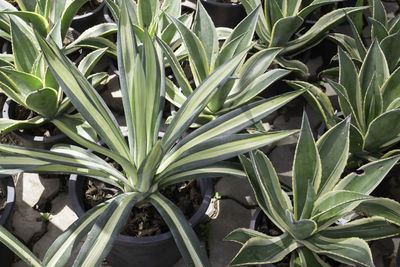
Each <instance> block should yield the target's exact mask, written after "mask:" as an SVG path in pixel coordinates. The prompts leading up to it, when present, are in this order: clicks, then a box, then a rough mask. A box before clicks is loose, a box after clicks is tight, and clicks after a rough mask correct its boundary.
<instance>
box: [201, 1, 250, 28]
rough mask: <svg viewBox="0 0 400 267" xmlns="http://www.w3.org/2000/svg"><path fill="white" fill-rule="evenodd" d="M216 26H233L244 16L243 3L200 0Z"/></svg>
mask: <svg viewBox="0 0 400 267" xmlns="http://www.w3.org/2000/svg"><path fill="white" fill-rule="evenodd" d="M201 3H202V4H203V6H204V8H205V9H206V10H207V12H208V14H209V15H210V17H211V19H212V20H213V22H214V25H215V26H216V27H229V28H235V27H236V25H238V24H239V23H240V22H241V21H242V20H243V19H244V18H245V17H246V11H245V9H244V7H243V5H242V4H241V3H240V2H238V3H232V2H226V3H221V2H215V1H214V0H201Z"/></svg>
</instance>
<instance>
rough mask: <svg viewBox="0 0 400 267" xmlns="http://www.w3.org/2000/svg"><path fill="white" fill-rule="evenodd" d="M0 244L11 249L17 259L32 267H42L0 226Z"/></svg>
mask: <svg viewBox="0 0 400 267" xmlns="http://www.w3.org/2000/svg"><path fill="white" fill-rule="evenodd" d="M0 242H1V243H3V244H5V245H6V246H7V247H8V248H9V249H11V250H12V251H13V252H14V253H15V254H16V255H17V256H18V257H19V258H21V259H22V260H23V261H25V262H26V263H27V264H29V265H31V266H34V267H42V266H43V264H42V263H41V262H40V260H39V259H38V258H37V257H36V256H35V255H34V254H33V253H32V252H31V251H30V250H29V249H28V248H27V247H26V246H25V245H24V244H23V243H22V242H21V241H19V240H18V239H17V238H16V237H14V236H13V235H12V234H11V233H10V232H9V231H7V230H6V229H5V228H4V227H3V226H2V225H0Z"/></svg>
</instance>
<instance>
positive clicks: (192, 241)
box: [150, 193, 211, 267]
mask: <svg viewBox="0 0 400 267" xmlns="http://www.w3.org/2000/svg"><path fill="white" fill-rule="evenodd" d="M150 202H151V204H153V205H154V207H155V208H156V209H157V211H158V212H159V213H160V214H161V216H162V217H163V219H164V220H165V222H166V223H167V225H168V227H169V229H170V231H171V233H172V235H173V237H174V239H175V243H176V245H177V246H178V249H179V251H180V252H181V254H182V256H183V259H184V260H185V263H186V266H196V267H203V266H209V267H211V265H210V263H209V261H208V257H207V253H206V251H205V250H204V248H201V247H200V242H199V240H198V238H197V236H196V233H195V232H194V231H193V228H192V227H191V225H190V224H189V223H188V221H187V220H186V218H185V216H184V215H183V213H182V212H181V211H180V209H179V208H178V207H177V206H175V204H174V203H172V202H171V201H170V200H168V199H167V198H166V197H164V196H163V195H162V194H160V193H157V194H152V195H151V196H150Z"/></svg>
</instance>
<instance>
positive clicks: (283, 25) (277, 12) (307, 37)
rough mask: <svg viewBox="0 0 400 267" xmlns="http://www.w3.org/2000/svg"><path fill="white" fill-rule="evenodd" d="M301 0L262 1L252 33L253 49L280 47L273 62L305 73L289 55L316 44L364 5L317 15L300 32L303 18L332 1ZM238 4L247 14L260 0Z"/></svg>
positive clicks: (304, 69) (300, 65)
mask: <svg viewBox="0 0 400 267" xmlns="http://www.w3.org/2000/svg"><path fill="white" fill-rule="evenodd" d="M303 2H304V1H302V0H297V1H287V2H286V1H276V0H271V1H265V3H264V5H265V9H264V13H260V16H259V17H258V23H257V29H256V33H257V35H258V37H259V38H260V40H259V41H258V44H257V46H256V48H259V49H263V48H269V47H282V48H283V50H282V51H281V53H280V55H279V56H278V57H276V61H277V63H278V64H279V65H281V66H282V67H284V68H287V69H290V70H295V71H298V72H301V73H303V74H307V73H308V68H307V66H306V65H305V64H304V63H302V62H300V61H299V60H296V59H294V58H293V56H294V55H296V54H299V53H300V52H303V51H306V50H308V49H309V48H311V47H313V46H315V45H317V44H318V43H319V42H321V41H322V40H323V38H324V37H325V36H326V34H327V33H328V31H329V30H330V29H332V28H333V27H335V26H336V25H338V24H340V23H341V22H343V20H344V19H345V18H346V15H351V14H356V13H358V12H361V11H362V10H364V9H365V7H348V8H340V9H336V10H333V11H331V12H329V13H327V14H325V15H323V16H321V17H320V18H319V19H318V20H317V21H316V22H315V24H314V25H313V26H312V27H311V28H309V29H307V30H306V31H305V32H302V31H301V30H303V26H304V23H305V21H306V19H307V17H308V16H309V15H310V14H311V13H312V12H313V11H315V10H316V9H317V8H319V7H321V6H323V5H327V4H330V3H332V1H320V0H314V1H312V2H311V3H309V4H306V3H305V2H304V3H303ZM335 2H336V1H335ZM283 3H287V4H285V5H284V4H283ZM242 4H243V6H244V7H245V8H246V12H247V14H249V13H251V12H252V11H253V10H254V9H256V8H257V7H258V6H260V5H261V0H242Z"/></svg>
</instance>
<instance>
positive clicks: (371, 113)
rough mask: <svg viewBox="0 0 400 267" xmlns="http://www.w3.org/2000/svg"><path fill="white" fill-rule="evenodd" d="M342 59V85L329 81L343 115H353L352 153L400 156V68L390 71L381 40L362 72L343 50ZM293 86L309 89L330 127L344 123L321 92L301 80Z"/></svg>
mask: <svg viewBox="0 0 400 267" xmlns="http://www.w3.org/2000/svg"><path fill="white" fill-rule="evenodd" d="M338 58H339V82H338V83H336V82H334V81H328V82H329V85H330V86H331V87H332V88H333V89H334V90H335V92H336V93H337V95H338V99H339V105H340V109H341V112H342V114H343V115H344V116H348V115H351V116H352V123H351V124H352V127H351V135H350V143H351V149H350V151H351V153H353V154H354V155H355V156H357V157H361V158H364V159H367V160H374V159H377V158H382V157H388V156H390V155H393V154H394V153H398V152H399V149H398V148H396V146H395V145H396V144H398V142H399V141H400V139H399V135H400V128H399V126H398V122H399V119H400V109H399V107H400V106H399V97H400V95H399V90H398V81H399V77H400V68H397V69H396V70H395V71H393V72H392V73H391V72H390V70H389V64H388V60H387V57H385V54H384V52H383V50H382V49H381V45H380V44H379V42H378V41H377V40H375V41H374V43H373V44H372V45H371V47H370V48H369V50H368V52H367V54H366V56H365V58H364V60H363V62H362V65H361V68H360V69H359V70H358V69H357V67H356V65H355V64H354V62H353V61H352V58H351V56H350V55H349V54H347V53H346V52H344V51H343V49H341V48H339V52H338ZM289 84H290V85H291V86H292V87H294V88H298V89H304V88H306V89H308V92H307V98H308V100H309V101H310V103H312V105H314V107H315V108H316V110H317V111H318V112H319V114H320V116H321V117H322V118H323V120H324V122H325V125H326V126H327V127H328V128H331V127H333V125H334V124H335V121H337V120H340V118H339V117H338V116H337V115H338V114H335V112H334V110H333V108H332V105H331V103H330V101H329V99H328V97H327V96H326V95H325V94H324V93H323V92H322V91H321V89H319V88H318V87H316V86H314V85H311V84H308V83H305V82H301V81H293V82H289Z"/></svg>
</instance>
